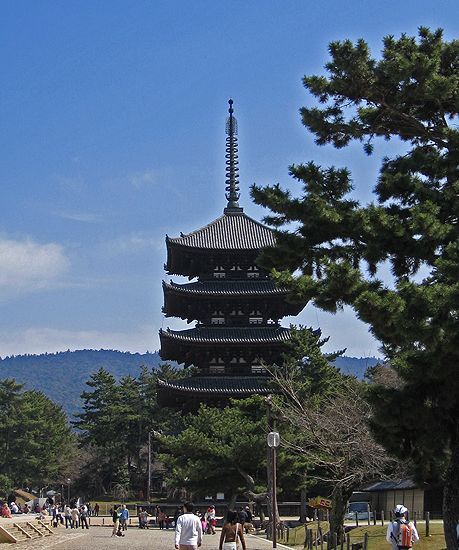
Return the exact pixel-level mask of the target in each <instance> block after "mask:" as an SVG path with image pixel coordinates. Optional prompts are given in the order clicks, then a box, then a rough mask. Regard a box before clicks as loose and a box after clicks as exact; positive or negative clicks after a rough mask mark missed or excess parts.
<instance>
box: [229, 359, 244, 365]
mask: <svg viewBox="0 0 459 550" xmlns="http://www.w3.org/2000/svg"><path fill="white" fill-rule="evenodd" d="M230 363H231V364H232V365H245V364H246V363H247V361H246V360H245V359H243V358H242V357H233V358H232V359H231V361H230Z"/></svg>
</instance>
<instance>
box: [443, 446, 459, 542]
mask: <svg viewBox="0 0 459 550" xmlns="http://www.w3.org/2000/svg"><path fill="white" fill-rule="evenodd" d="M458 520H459V442H456V444H455V445H454V447H453V452H452V454H451V459H450V463H449V467H448V469H447V471H446V477H445V488H444V491H443V530H444V532H445V540H446V547H447V549H448V550H457V548H458V545H457V537H456V526H457V522H458Z"/></svg>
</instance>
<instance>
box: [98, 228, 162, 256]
mask: <svg viewBox="0 0 459 550" xmlns="http://www.w3.org/2000/svg"><path fill="white" fill-rule="evenodd" d="M100 248H101V249H102V251H103V252H105V253H106V254H110V255H114V254H136V253H138V252H143V251H144V250H162V249H163V248H164V236H163V235H161V237H158V236H156V235H152V234H150V233H144V232H133V233H128V234H126V235H120V236H119V237H117V238H115V239H111V240H109V241H105V242H103V243H101V245H100Z"/></svg>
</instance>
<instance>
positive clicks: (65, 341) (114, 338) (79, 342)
mask: <svg viewBox="0 0 459 550" xmlns="http://www.w3.org/2000/svg"><path fill="white" fill-rule="evenodd" d="M157 335H158V330H157V329H156V328H155V327H153V326H150V325H148V326H146V325H144V326H140V327H135V328H134V330H133V331H132V332H108V331H107V332H104V331H98V330H65V329H56V328H50V327H31V328H27V329H25V330H15V331H13V330H11V331H2V332H1V333H0V357H6V356H11V355H23V354H25V353H35V354H40V353H46V352H48V353H54V352H57V351H67V350H68V349H70V350H71V351H73V350H76V349H116V350H120V351H131V352H139V353H144V352H146V351H154V350H156V349H158V347H159V339H158V336H157Z"/></svg>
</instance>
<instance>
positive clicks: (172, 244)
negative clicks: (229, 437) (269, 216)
mask: <svg viewBox="0 0 459 550" xmlns="http://www.w3.org/2000/svg"><path fill="white" fill-rule="evenodd" d="M226 129H227V139H226V143H227V149H226V153H227V154H226V159H227V161H226V164H227V174H226V175H227V179H226V198H227V201H228V203H227V206H226V208H225V209H224V211H223V215H222V216H220V217H218V218H217V219H215V220H214V221H212V222H210V223H209V224H207V225H206V226H204V227H202V228H201V229H198V230H196V231H193V232H191V233H189V234H186V235H184V234H181V235H180V236H179V237H169V236H166V247H167V261H166V264H165V266H164V268H165V270H166V272H167V274H168V275H180V276H184V277H188V279H189V280H191V282H190V283H186V284H178V283H175V282H173V281H169V282H165V281H164V282H163V292H164V306H163V313H164V314H165V316H166V317H178V318H181V319H184V320H186V321H187V322H189V323H190V322H196V325H195V327H194V328H191V329H186V330H179V331H176V330H170V329H166V330H161V331H160V334H159V336H160V342H161V349H160V355H161V358H162V359H164V360H173V361H177V362H178V363H180V364H183V365H184V366H185V367H190V366H193V367H194V369H193V376H191V377H188V378H184V379H181V380H173V381H165V380H162V381H159V382H158V395H159V398H160V400H161V401H162V402H163V403H167V404H168V405H171V404H174V403H175V404H177V405H178V406H183V405H184V404H185V406H186V407H188V408H195V407H196V406H197V405H198V404H199V403H200V402H201V401H205V402H207V403H211V404H221V405H222V404H225V403H227V402H228V399H229V398H230V397H237V398H240V397H244V396H248V395H252V394H255V393H256V394H267V393H269V392H270V391H272V390H271V389H270V387H269V375H268V374H267V372H266V369H265V365H270V364H274V363H279V362H280V361H281V357H282V353H283V352H284V351H285V349H286V343H287V342H288V341H289V339H290V330H289V329H288V328H285V327H282V326H281V325H280V323H279V321H280V319H282V318H283V317H285V316H287V315H297V314H298V313H299V312H300V311H301V309H303V307H304V304H297V303H292V302H290V301H289V297H288V293H287V291H286V289H283V288H278V287H276V286H275V285H274V283H273V282H272V281H271V280H270V279H269V276H268V273H266V272H265V271H264V270H263V269H261V268H260V267H259V266H258V265H257V257H258V256H259V254H260V252H261V250H262V249H263V248H266V247H269V246H274V245H275V244H276V237H275V233H274V231H273V230H272V229H270V228H268V227H266V226H264V225H263V224H261V223H259V222H258V221H256V220H254V219H252V218H250V217H249V216H247V215H246V214H245V213H244V211H243V209H242V208H241V207H240V206H239V202H238V201H239V187H238V186H239V181H238V167H237V165H238V162H237V137H236V134H237V123H236V119H235V118H234V116H233V108H232V101H231V100H230V109H229V117H228V120H227V127H226Z"/></svg>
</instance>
